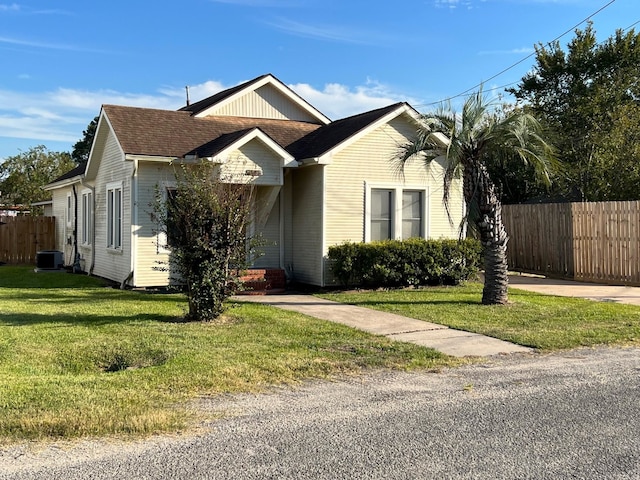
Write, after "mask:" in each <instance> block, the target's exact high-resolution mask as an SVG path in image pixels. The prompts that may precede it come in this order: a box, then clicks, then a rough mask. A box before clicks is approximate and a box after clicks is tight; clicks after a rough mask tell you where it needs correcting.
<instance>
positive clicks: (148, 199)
mask: <svg viewBox="0 0 640 480" xmlns="http://www.w3.org/2000/svg"><path fill="white" fill-rule="evenodd" d="M174 183H175V175H174V167H173V166H171V165H166V164H161V163H156V162H139V164H138V226H137V229H136V230H135V235H136V241H137V245H138V247H137V252H136V264H135V281H136V286H137V287H160V286H165V285H168V284H169V278H170V272H169V271H167V270H166V269H167V268H168V267H169V265H168V262H169V255H168V253H167V251H166V249H164V248H163V246H162V245H160V242H163V241H164V239H162V238H161V237H160V235H159V232H158V224H157V223H156V221H155V220H154V218H153V202H154V201H155V195H156V188H166V186H168V185H173V184H174Z"/></svg>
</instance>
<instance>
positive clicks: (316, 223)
mask: <svg viewBox="0 0 640 480" xmlns="http://www.w3.org/2000/svg"><path fill="white" fill-rule="evenodd" d="M417 117H418V113H417V112H416V111H415V110H414V109H413V108H412V107H411V106H409V105H408V104H406V103H397V104H394V105H390V106H388V107H384V108H381V109H377V110H373V111H370V112H365V113H363V114H360V115H355V116H352V117H347V118H344V119H340V120H336V121H330V120H329V119H328V118H327V117H325V116H324V115H323V114H322V113H320V112H319V111H318V110H316V109H315V108H314V107H313V106H311V105H310V104H309V103H307V102H306V101H305V100H304V99H302V98H300V97H299V96H298V95H297V94H295V93H294V92H293V91H292V90H291V89H289V88H288V87H287V86H286V85H284V84H283V83H282V82H280V81H279V80H278V79H277V78H275V77H273V76H272V75H263V76H261V77H258V78H256V79H254V80H251V81H249V82H246V83H244V84H241V85H238V86H236V87H233V88H231V89H228V90H225V91H222V92H220V93H218V94H216V95H213V96H212V97H209V98H206V99H204V100H201V101H199V102H196V103H193V104H191V105H187V106H186V107H183V108H182V109H180V110H178V111H168V110H155V109H145V108H135V107H126V106H115V105H104V106H103V107H102V110H101V113H100V119H99V122H98V127H97V130H96V136H95V139H94V143H93V146H92V149H91V153H90V156H89V161H88V162H87V164H86V166H84V165H83V166H82V168H80V169H79V170H77V171H74V172H70V173H69V174H67V175H65V176H62V177H60V178H59V179H57V180H56V181H54V182H52V183H51V184H50V185H49V186H48V187H47V188H48V189H49V190H51V191H52V194H53V211H54V215H55V216H56V217H57V218H60V219H62V218H64V219H65V220H64V221H63V222H61V221H57V222H56V226H57V227H56V228H57V232H56V233H57V243H58V248H59V249H60V250H62V251H64V252H65V262H67V263H68V264H72V263H74V262H75V263H77V264H80V265H81V266H82V268H83V269H84V270H85V271H87V272H89V273H92V274H95V275H98V276H101V277H104V278H108V279H111V280H113V281H115V282H118V283H121V284H122V285H127V286H135V287H152V286H163V285H167V283H168V282H169V277H170V276H169V273H168V272H167V271H166V268H163V266H166V265H167V262H168V259H169V253H168V251H167V250H166V245H165V239H164V238H163V237H162V235H161V234H160V233H159V228H158V225H157V224H156V223H155V220H154V216H153V215H152V210H153V207H152V204H153V202H154V199H155V198H156V195H157V194H158V193H160V194H163V192H166V190H167V189H168V188H172V186H175V176H174V168H175V167H174V165H175V163H176V162H184V161H194V160H199V161H210V162H213V163H214V164H216V165H218V168H219V172H220V174H221V178H222V179H223V180H224V181H228V182H232V183H251V184H253V185H255V186H256V195H255V198H254V202H253V206H252V211H253V214H252V216H253V222H252V226H251V232H250V233H260V234H261V236H262V238H263V239H264V240H265V246H264V247H263V255H262V256H261V257H259V258H257V259H256V260H255V263H254V267H256V268H257V267H260V268H266V269H283V270H284V271H285V272H286V274H287V276H288V278H289V279H290V280H292V281H296V282H300V283H307V284H312V285H319V286H324V285H327V284H331V283H332V282H333V279H332V278H331V274H330V271H329V267H328V264H327V259H326V256H327V251H328V249H329V247H330V246H332V245H336V244H339V243H342V242H345V241H352V242H361V241H371V240H375V239H378V238H398V239H401V238H408V237H411V236H420V237H424V238H457V237H458V234H459V233H458V232H459V225H460V222H461V221H462V218H463V214H464V212H463V199H462V191H461V186H460V185H457V186H456V187H455V188H454V190H453V192H452V198H451V202H450V203H451V218H450V217H449V215H448V214H447V212H446V211H445V208H444V207H443V205H442V183H443V182H442V168H441V166H440V165H438V164H437V162H436V163H434V164H433V165H432V166H431V167H430V168H429V169H427V168H425V166H424V165H421V164H420V163H419V162H414V163H412V164H409V165H407V166H406V168H404V169H402V168H400V166H399V165H398V163H397V162H396V161H394V159H395V157H396V156H397V154H398V149H399V146H400V145H402V144H404V143H406V142H407V141H408V140H410V139H411V138H413V136H414V135H415V132H416V129H417V123H416V121H417V120H416V119H417ZM70 212H74V213H70ZM70 215H73V217H70Z"/></svg>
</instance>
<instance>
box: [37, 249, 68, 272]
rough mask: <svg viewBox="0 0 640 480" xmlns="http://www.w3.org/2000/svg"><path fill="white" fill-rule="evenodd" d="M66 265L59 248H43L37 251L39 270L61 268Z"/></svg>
mask: <svg viewBox="0 0 640 480" xmlns="http://www.w3.org/2000/svg"><path fill="white" fill-rule="evenodd" d="M63 267H64V257H63V255H62V252H61V251H59V250H42V251H40V252H38V253H36V268H37V269H38V270H59V269H61V268H63Z"/></svg>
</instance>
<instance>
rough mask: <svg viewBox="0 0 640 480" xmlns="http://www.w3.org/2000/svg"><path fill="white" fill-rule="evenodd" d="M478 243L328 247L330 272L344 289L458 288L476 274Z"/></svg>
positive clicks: (415, 241) (418, 242) (414, 241)
mask: <svg viewBox="0 0 640 480" xmlns="http://www.w3.org/2000/svg"><path fill="white" fill-rule="evenodd" d="M481 253H482V248H481V246H480V243H479V242H478V241H477V240H473V239H466V240H424V239H420V238H412V239H409V240H403V241H399V240H385V241H381V242H371V243H353V242H346V243H343V244H341V245H334V246H332V247H330V248H329V259H330V260H331V262H332V267H331V269H332V271H333V274H334V275H335V277H336V278H337V280H338V281H339V282H340V284H342V285H343V286H357V287H364V288H380V287H409V286H423V285H457V284H459V283H460V282H461V281H464V280H467V279H468V278H469V277H471V276H472V275H474V274H475V273H477V272H478V270H479V268H480V265H481Z"/></svg>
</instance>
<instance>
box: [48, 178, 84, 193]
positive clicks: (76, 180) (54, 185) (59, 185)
mask: <svg viewBox="0 0 640 480" xmlns="http://www.w3.org/2000/svg"><path fill="white" fill-rule="evenodd" d="M83 178H84V175H76V176H75V177H71V178H65V179H64V180H60V181H59V182H55V183H50V184H48V185H45V186H44V187H42V189H43V190H47V191H49V190H56V189H57V188H64V187H70V186H71V185H74V184H76V183H81V182H82V179H83Z"/></svg>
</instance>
